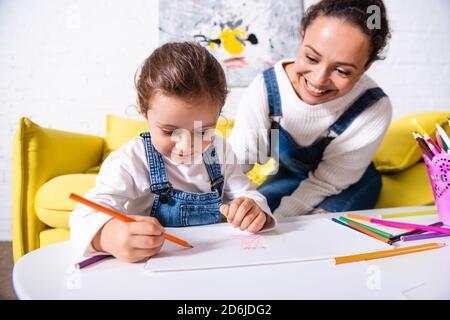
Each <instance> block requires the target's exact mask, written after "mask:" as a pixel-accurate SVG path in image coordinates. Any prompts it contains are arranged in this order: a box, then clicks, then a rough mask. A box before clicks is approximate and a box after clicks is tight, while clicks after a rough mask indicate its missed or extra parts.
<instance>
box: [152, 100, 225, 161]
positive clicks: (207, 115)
mask: <svg viewBox="0 0 450 320" xmlns="http://www.w3.org/2000/svg"><path fill="white" fill-rule="evenodd" d="M149 105H150V107H149V109H148V111H147V115H146V118H147V121H148V124H149V130H150V133H151V136H152V143H153V145H154V146H155V148H156V150H158V151H159V152H160V153H161V154H162V155H164V156H166V157H169V158H170V159H172V160H173V161H175V162H176V163H183V164H191V163H194V161H195V160H198V159H201V157H199V156H201V155H202V154H203V152H204V151H205V150H206V148H207V147H208V146H209V145H210V144H211V140H212V137H213V135H214V130H215V127H216V123H217V119H218V117H219V112H220V107H219V106H218V105H215V104H214V103H211V102H210V101H209V100H208V99H184V98H181V97H177V96H168V95H164V94H161V93H156V94H154V95H153V97H152V98H151V99H150V102H149Z"/></svg>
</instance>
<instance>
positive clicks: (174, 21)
mask: <svg viewBox="0 0 450 320" xmlns="http://www.w3.org/2000/svg"><path fill="white" fill-rule="evenodd" d="M301 15H302V6H301V0H283V1H279V0H265V1H261V0H233V1H230V0H171V1H163V0H160V1H159V41H160V43H161V44H163V43H166V42H170V41H197V42H199V43H200V44H202V45H203V46H205V47H206V48H208V50H209V51H210V52H211V53H212V54H213V55H214V56H215V57H216V58H217V59H218V60H219V61H220V62H221V64H222V66H223V67H224V70H225V73H226V75H227V81H228V85H229V86H247V85H248V84H249V83H250V82H251V81H252V79H253V78H254V77H255V76H256V75H257V74H258V73H260V72H262V71H264V70H265V69H267V68H268V67H270V66H272V65H273V64H275V63H276V62H277V61H278V60H280V59H283V58H293V57H295V54H296V51H297V48H298V44H299V28H300V19H301Z"/></svg>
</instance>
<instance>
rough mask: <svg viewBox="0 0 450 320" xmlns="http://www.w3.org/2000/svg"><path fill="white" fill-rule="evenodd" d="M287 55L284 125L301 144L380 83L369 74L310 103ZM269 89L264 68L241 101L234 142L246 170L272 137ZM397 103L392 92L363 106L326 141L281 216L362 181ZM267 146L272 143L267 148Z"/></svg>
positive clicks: (280, 77)
mask: <svg viewBox="0 0 450 320" xmlns="http://www.w3.org/2000/svg"><path fill="white" fill-rule="evenodd" d="M292 61H293V60H282V61H279V62H278V63H277V64H275V66H274V68H275V73H276V77H277V81H278V86H279V91H280V97H281V104H282V112H283V117H282V119H281V122H280V124H281V126H282V127H283V128H284V129H285V130H286V131H288V132H289V133H290V135H291V136H292V137H293V139H294V140H295V142H296V143H297V144H298V145H300V146H309V145H311V144H313V143H314V142H315V141H317V140H318V139H320V138H322V137H325V136H327V135H328V134H329V131H328V129H329V127H330V126H331V125H332V124H333V123H334V122H335V121H336V120H337V119H338V118H339V117H340V116H341V115H342V114H343V113H344V111H345V110H347V109H348V108H349V107H350V105H351V104H352V103H353V102H354V101H355V100H356V99H357V98H358V97H359V96H360V95H361V94H363V93H364V92H365V91H366V90H367V89H370V88H374V87H377V86H378V85H377V84H376V83H375V82H374V81H373V80H372V79H371V78H370V77H369V76H367V75H363V76H362V77H361V78H360V79H359V81H358V82H357V83H356V84H355V85H354V87H353V88H352V90H351V91H350V92H349V93H347V94H346V95H344V96H342V97H339V98H337V99H335V100H332V101H328V102H326V103H323V104H318V105H309V104H306V103H305V102H303V101H302V100H301V99H300V98H299V97H298V96H297V94H296V92H295V90H294V88H293V87H292V85H291V83H290V81H289V78H288V76H287V74H286V72H285V70H284V68H283V64H285V63H287V62H292ZM268 115H269V107H268V101H267V93H266V88H265V85H264V78H263V76H262V74H260V75H258V76H257V77H256V78H255V79H254V80H253V82H252V83H251V84H250V85H249V87H248V89H247V90H246V92H245V93H244V95H243V98H242V100H241V102H240V104H239V107H238V110H237V115H236V117H235V125H234V128H233V130H232V131H231V135H230V137H229V139H228V142H229V143H230V144H231V146H232V148H233V151H234V152H235V154H236V155H237V157H238V159H239V161H240V162H242V163H247V164H250V166H249V165H247V166H245V167H244V168H245V169H246V170H249V168H251V164H253V163H254V162H256V161H257V159H261V158H264V157H265V154H261V149H259V150H258V148H257V145H258V141H259V145H260V146H261V145H263V146H266V145H267V143H268V141H267V140H268V139H267V129H269V128H270V120H269V117H268ZM391 116H392V107H391V103H390V100H389V98H388V97H383V98H381V99H380V100H378V101H377V102H376V103H375V104H374V105H372V106H371V107H370V108H368V109H366V110H365V111H363V112H362V113H361V114H360V115H359V116H358V117H357V118H356V119H355V120H354V121H353V122H352V124H351V125H350V126H349V127H348V128H347V129H346V130H345V131H344V132H343V133H342V134H341V135H339V136H338V137H336V138H335V139H333V140H332V142H331V143H330V144H329V145H328V146H327V147H326V149H325V151H324V154H323V158H322V161H321V162H320V164H319V166H318V167H317V169H316V170H314V171H312V172H310V173H309V175H308V178H307V179H305V180H304V181H302V182H301V183H300V185H299V187H298V188H297V189H296V190H295V191H294V192H293V193H292V194H291V195H286V196H285V197H283V198H282V200H281V203H280V206H279V207H278V208H277V209H276V210H275V212H274V214H275V216H277V215H281V216H294V215H302V214H305V213H307V212H310V211H311V210H312V209H313V208H314V207H315V206H316V205H317V204H319V203H320V202H322V201H323V200H324V199H325V198H326V197H328V196H331V195H335V194H338V193H340V192H341V191H342V190H345V189H346V188H348V187H349V186H350V185H352V184H354V183H355V182H357V181H358V180H359V179H360V178H361V177H362V175H363V174H364V172H365V170H366V169H367V167H368V165H369V164H370V162H371V161H372V157H373V156H374V154H375V152H376V150H377V149H378V146H379V145H380V143H381V141H382V138H383V136H384V134H385V132H386V130H387V128H388V126H389V124H390V121H391ZM263 150H264V151H265V150H266V148H263Z"/></svg>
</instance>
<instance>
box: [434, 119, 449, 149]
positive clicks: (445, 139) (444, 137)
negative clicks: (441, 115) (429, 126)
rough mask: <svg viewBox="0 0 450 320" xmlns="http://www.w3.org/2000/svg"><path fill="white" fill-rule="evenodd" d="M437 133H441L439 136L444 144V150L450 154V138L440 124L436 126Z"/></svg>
mask: <svg viewBox="0 0 450 320" xmlns="http://www.w3.org/2000/svg"><path fill="white" fill-rule="evenodd" d="M436 129H437V132H438V133H439V136H440V137H441V140H442V144H443V147H444V149H445V150H446V151H447V152H449V151H450V138H449V137H448V135H447V132H445V130H444V129H443V128H442V127H441V126H440V125H438V124H436Z"/></svg>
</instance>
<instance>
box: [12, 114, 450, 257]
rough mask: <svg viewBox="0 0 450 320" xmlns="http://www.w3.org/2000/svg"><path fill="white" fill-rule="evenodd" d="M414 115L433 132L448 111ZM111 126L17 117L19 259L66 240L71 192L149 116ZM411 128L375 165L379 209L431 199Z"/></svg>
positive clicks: (258, 175) (402, 127)
mask: <svg viewBox="0 0 450 320" xmlns="http://www.w3.org/2000/svg"><path fill="white" fill-rule="evenodd" d="M414 116H415V117H417V118H418V119H419V121H420V122H421V123H422V125H423V126H425V127H426V130H427V131H429V132H430V133H431V132H432V131H433V130H434V123H440V124H441V125H443V126H444V125H445V124H446V119H447V118H449V117H450V113H448V112H434V113H423V114H416V115H414ZM106 125H107V130H106V137H105V138H103V137H98V136H93V135H86V134H79V133H73V132H65V131H60V130H53V129H48V128H43V127H40V126H39V125H37V124H35V123H33V122H32V121H31V120H29V119H27V118H21V119H20V120H19V125H18V128H17V131H16V133H15V135H14V143H13V185H12V191H13V201H12V223H13V235H12V236H13V254H14V260H15V261H17V259H19V258H20V257H21V256H22V255H24V254H26V253H27V252H30V251H32V250H34V249H37V248H40V247H43V246H46V245H48V244H51V243H55V242H59V241H63V240H67V239H69V235H70V233H69V225H68V217H69V214H70V212H71V211H72V210H73V209H74V207H75V205H76V203H75V202H74V201H72V200H70V199H69V198H68V195H69V193H70V192H75V193H78V194H84V193H85V192H86V191H88V190H89V189H91V188H92V187H93V186H94V185H95V178H96V175H97V172H98V170H99V167H100V165H101V163H102V161H103V160H104V159H105V157H106V156H107V155H108V154H109V153H110V152H111V151H112V150H116V149H118V148H119V147H120V146H122V145H123V144H124V143H126V142H127V141H129V140H130V139H131V138H132V137H133V136H136V135H137V134H139V133H140V132H143V131H145V130H146V128H147V127H146V123H145V122H144V121H139V120H131V119H125V118H121V117H117V116H111V115H110V116H108V117H107V121H106ZM232 125H233V121H231V120H230V121H225V120H221V121H219V123H218V131H219V133H220V134H222V135H223V136H225V137H226V136H228V134H229V132H230V130H231V129H232ZM446 129H448V125H447V126H446ZM412 130H414V128H413V127H412V125H411V124H410V117H409V118H405V119H401V120H397V122H396V121H394V122H393V123H392V125H391V127H390V128H389V131H388V133H387V135H386V137H385V139H384V141H383V143H382V145H381V147H380V150H379V152H378V153H377V155H376V156H375V158H374V162H375V164H376V166H377V168H378V169H380V170H381V171H382V172H383V189H382V192H381V196H380V199H379V201H378V203H377V207H379V208H382V207H398V206H412V205H428V204H432V203H433V202H434V201H433V196H432V193H431V190H430V187H429V184H428V177H427V175H426V171H425V167H424V164H423V162H420V160H421V153H420V151H419V149H418V147H417V145H416V143H415V141H414V139H413V138H412V136H411V131H412ZM447 131H450V130H447ZM266 167H267V166H266ZM266 167H264V166H260V165H257V166H255V168H254V170H252V171H251V172H249V173H248V175H249V177H250V179H251V180H252V181H253V183H254V184H255V185H259V184H260V183H261V182H263V181H264V178H265V176H264V170H266V171H267V168H266Z"/></svg>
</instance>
